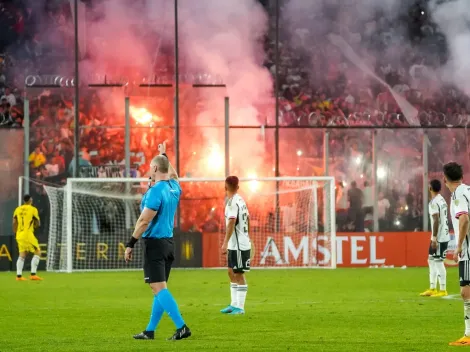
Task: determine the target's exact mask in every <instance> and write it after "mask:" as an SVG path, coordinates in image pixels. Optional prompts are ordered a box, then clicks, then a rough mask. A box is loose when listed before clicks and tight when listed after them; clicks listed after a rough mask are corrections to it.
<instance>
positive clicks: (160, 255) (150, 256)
mask: <svg viewBox="0 0 470 352" xmlns="http://www.w3.org/2000/svg"><path fill="white" fill-rule="evenodd" d="M173 260H175V246H174V244H173V239H172V238H145V239H144V280H145V283H146V284H151V283H154V282H167V281H168V279H169V277H170V271H171V264H172V263H173Z"/></svg>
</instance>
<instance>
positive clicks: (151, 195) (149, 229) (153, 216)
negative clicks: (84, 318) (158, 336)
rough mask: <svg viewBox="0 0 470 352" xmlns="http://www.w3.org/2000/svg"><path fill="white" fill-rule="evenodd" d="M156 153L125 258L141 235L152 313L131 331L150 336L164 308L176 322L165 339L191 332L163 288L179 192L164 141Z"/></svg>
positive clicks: (138, 337)
mask: <svg viewBox="0 0 470 352" xmlns="http://www.w3.org/2000/svg"><path fill="white" fill-rule="evenodd" d="M158 151H159V152H160V155H158V156H156V157H155V158H153V160H152V162H151V163H150V179H151V181H152V182H154V183H155V184H154V186H153V187H150V188H149V190H148V191H147V192H146V193H145V194H144V196H143V198H142V203H141V206H140V207H141V214H140V217H139V219H138V220H137V223H136V225H135V230H134V233H133V234H132V237H131V238H130V240H129V242H128V243H127V246H126V252H125V260H126V262H128V261H129V260H131V259H132V250H133V248H134V245H135V243H136V242H137V241H138V240H139V238H140V237H141V236H142V238H143V239H144V278H145V283H147V284H149V285H150V288H151V289H152V292H153V294H154V297H153V305H152V313H151V315H150V321H149V323H148V325H147V328H146V329H145V330H144V331H143V332H141V333H140V334H137V335H134V339H136V340H153V339H154V335H155V329H156V328H157V325H158V323H159V322H160V319H161V318H162V315H163V312H167V314H168V315H169V316H170V318H171V319H172V320H173V323H174V324H175V325H176V332H175V333H174V335H173V336H172V337H170V338H169V340H181V339H184V338H187V337H189V336H191V330H189V328H188V327H187V326H186V324H185V323H184V320H183V318H182V316H181V313H180V310H179V308H178V304H177V303H176V301H175V299H174V298H173V296H172V294H171V293H170V291H168V288H167V282H168V278H169V276H170V270H171V264H172V263H173V260H174V258H175V256H174V253H175V247H174V244H173V224H174V219H175V214H176V208H177V207H178V202H179V200H180V196H181V186H180V184H179V182H178V174H177V173H176V171H175V169H174V168H173V167H172V166H171V164H170V162H169V161H168V157H167V156H166V154H165V151H166V144H165V142H164V143H163V144H159V145H158Z"/></svg>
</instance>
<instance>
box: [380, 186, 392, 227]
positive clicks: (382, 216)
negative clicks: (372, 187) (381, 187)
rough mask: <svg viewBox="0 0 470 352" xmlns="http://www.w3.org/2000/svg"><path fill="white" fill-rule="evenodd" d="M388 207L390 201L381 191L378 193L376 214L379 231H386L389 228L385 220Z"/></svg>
mask: <svg viewBox="0 0 470 352" xmlns="http://www.w3.org/2000/svg"><path fill="white" fill-rule="evenodd" d="M389 209H390V202H389V201H388V199H387V198H385V196H384V194H383V193H382V192H381V193H380V194H379V202H378V216H379V228H380V231H387V230H389V228H390V224H389V221H388V220H387V218H388V216H387V213H388V211H389Z"/></svg>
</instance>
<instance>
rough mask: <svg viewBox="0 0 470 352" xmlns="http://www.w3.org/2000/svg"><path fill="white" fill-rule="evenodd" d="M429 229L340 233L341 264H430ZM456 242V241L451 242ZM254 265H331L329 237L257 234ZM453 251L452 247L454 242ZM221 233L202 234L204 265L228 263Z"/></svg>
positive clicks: (400, 265)
mask: <svg viewBox="0 0 470 352" xmlns="http://www.w3.org/2000/svg"><path fill="white" fill-rule="evenodd" d="M430 237H431V236H430V233H429V232H390V233H389V232H387V233H338V234H337V235H336V264H337V266H338V267H371V266H372V267H374V266H394V267H402V266H407V267H414V266H427V265H428V264H427V258H428V248H429V243H430ZM451 242H453V241H451ZM254 244H255V255H254V257H253V259H252V260H251V266H252V267H267V266H269V267H272V266H274V267H276V266H278V267H289V266H310V265H312V264H315V265H320V266H331V265H330V264H331V262H330V261H331V248H332V244H331V243H330V241H329V236H325V235H318V236H316V237H312V236H307V235H304V236H302V235H295V234H285V235H284V234H257V235H256V238H254ZM449 249H450V250H452V249H453V246H452V243H451V244H450V248H449ZM225 264H226V261H225V258H224V257H223V256H221V255H220V235H219V234H204V235H203V266H204V267H220V266H225Z"/></svg>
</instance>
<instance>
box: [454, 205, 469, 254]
mask: <svg viewBox="0 0 470 352" xmlns="http://www.w3.org/2000/svg"><path fill="white" fill-rule="evenodd" d="M468 224H469V219H468V213H466V214H461V215H460V216H459V242H458V243H457V252H458V253H459V254H460V252H461V251H462V245H463V241H464V240H465V237H467V233H468Z"/></svg>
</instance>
